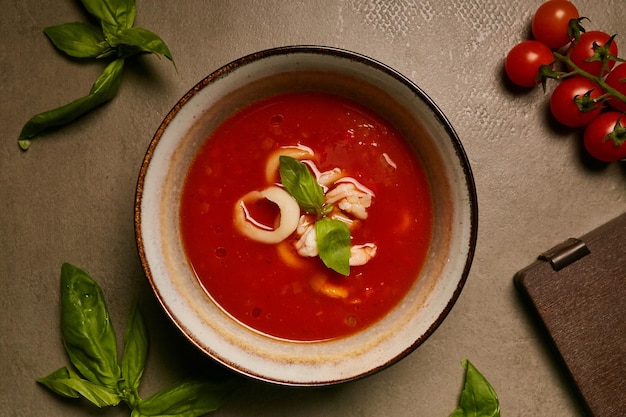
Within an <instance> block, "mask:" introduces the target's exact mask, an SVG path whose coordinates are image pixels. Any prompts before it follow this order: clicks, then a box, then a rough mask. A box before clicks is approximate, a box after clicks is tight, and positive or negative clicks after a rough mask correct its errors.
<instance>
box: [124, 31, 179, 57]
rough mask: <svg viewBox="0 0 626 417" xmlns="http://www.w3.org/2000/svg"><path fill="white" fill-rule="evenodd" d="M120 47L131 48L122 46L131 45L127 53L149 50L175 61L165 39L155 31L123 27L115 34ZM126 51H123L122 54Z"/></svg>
mask: <svg viewBox="0 0 626 417" xmlns="http://www.w3.org/2000/svg"><path fill="white" fill-rule="evenodd" d="M114 42H115V43H116V44H117V45H118V48H119V49H121V50H124V49H127V50H128V49H129V48H122V46H130V47H133V48H130V50H129V51H128V52H127V55H129V56H130V55H135V54H137V53H138V52H148V53H154V54H157V55H163V56H164V57H166V58H167V59H169V60H170V61H172V62H174V58H173V57H172V53H171V52H170V50H169V48H168V47H167V45H166V44H165V42H163V40H162V39H161V38H160V37H159V36H158V35H157V34H156V33H153V32H150V31H149V30H146V29H142V28H128V29H122V30H120V31H118V32H117V33H116V34H115V41H114ZM123 55H124V53H122V56H123Z"/></svg>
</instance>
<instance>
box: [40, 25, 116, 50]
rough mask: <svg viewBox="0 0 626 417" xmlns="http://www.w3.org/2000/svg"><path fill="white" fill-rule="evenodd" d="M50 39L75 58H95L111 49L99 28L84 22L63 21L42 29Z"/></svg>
mask: <svg viewBox="0 0 626 417" xmlns="http://www.w3.org/2000/svg"><path fill="white" fill-rule="evenodd" d="M44 33H45V34H46V36H48V38H49V39H50V41H51V42H52V43H53V44H54V46H56V47H57V48H58V49H60V50H61V51H63V52H65V53H66V54H67V55H69V56H72V57H75V58H97V57H99V56H102V55H103V54H105V53H106V51H107V50H108V49H111V48H110V46H109V44H107V43H106V41H105V40H104V35H103V34H102V31H101V30H100V28H98V27H96V26H94V25H92V24H89V23H84V22H72V23H65V24H62V25H57V26H50V27H47V28H45V29H44Z"/></svg>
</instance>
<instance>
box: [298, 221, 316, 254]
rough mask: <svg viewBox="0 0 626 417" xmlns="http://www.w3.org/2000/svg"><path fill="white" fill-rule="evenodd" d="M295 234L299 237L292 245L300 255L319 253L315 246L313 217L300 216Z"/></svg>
mask: <svg viewBox="0 0 626 417" xmlns="http://www.w3.org/2000/svg"><path fill="white" fill-rule="evenodd" d="M296 234H297V235H298V236H300V239H298V241H296V243H295V245H294V247H295V248H296V251H297V252H298V255H300V256H306V257H311V258H312V257H315V256H317V255H319V250H318V248H317V234H316V233H315V219H314V218H311V216H307V215H303V216H300V219H299V221H298V226H297V227H296Z"/></svg>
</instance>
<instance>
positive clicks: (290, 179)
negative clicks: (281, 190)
mask: <svg viewBox="0 0 626 417" xmlns="http://www.w3.org/2000/svg"><path fill="white" fill-rule="evenodd" d="M279 161H280V168H279V173H280V182H281V183H282V184H283V186H284V187H285V189H286V190H287V192H288V193H289V194H291V196H292V197H293V198H295V199H296V201H297V202H298V205H300V207H301V208H302V209H303V210H304V211H306V212H307V213H311V214H316V215H317V216H318V217H320V216H322V213H323V206H324V191H323V190H322V187H321V186H320V185H319V184H318V183H317V181H316V180H315V177H313V174H312V173H311V171H309V168H308V167H307V166H306V165H305V164H304V163H302V162H300V161H298V160H297V159H295V158H292V157H290V156H285V155H281V156H280V157H279Z"/></svg>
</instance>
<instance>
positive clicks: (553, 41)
mask: <svg viewBox="0 0 626 417" xmlns="http://www.w3.org/2000/svg"><path fill="white" fill-rule="evenodd" d="M578 17H579V15H578V9H577V8H576V6H574V5H573V4H572V3H571V2H569V1H568V0H550V1H547V2H545V3H543V4H542V5H541V6H539V8H538V9H537V11H536V12H535V15H534V16H533V21H532V32H533V36H534V37H535V39H536V40H538V41H540V42H543V43H545V44H546V45H548V47H550V48H552V49H558V48H561V47H563V46H565V45H567V44H568V43H569V42H570V38H569V36H568V35H567V29H568V27H569V21H570V20H571V19H578Z"/></svg>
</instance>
